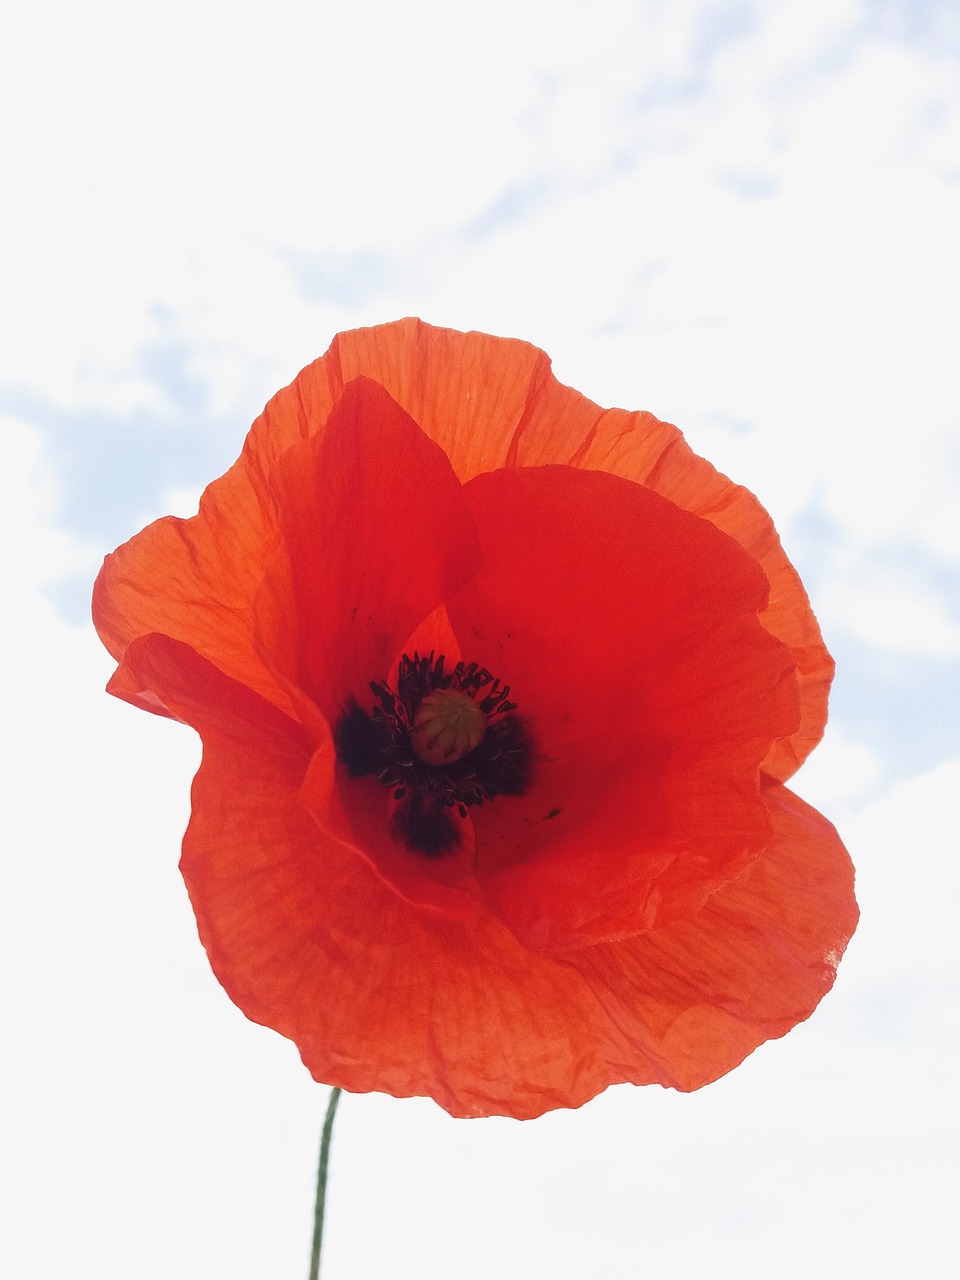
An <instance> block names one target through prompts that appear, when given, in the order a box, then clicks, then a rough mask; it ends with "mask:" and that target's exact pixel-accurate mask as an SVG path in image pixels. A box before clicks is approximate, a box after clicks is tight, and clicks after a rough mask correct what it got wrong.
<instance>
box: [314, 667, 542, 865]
mask: <svg viewBox="0 0 960 1280" xmlns="http://www.w3.org/2000/svg"><path fill="white" fill-rule="evenodd" d="M370 689H371V691H372V693H373V696H374V699H375V705H374V706H373V709H372V710H371V711H365V710H364V709H363V708H362V707H361V706H360V705H359V704H358V703H357V702H355V701H351V703H350V705H349V706H348V707H347V709H346V711H344V713H343V715H342V716H341V717H340V719H339V720H338V721H337V724H336V726H335V728H334V734H333V737H334V745H335V746H336V751H337V758H338V759H339V760H340V761H341V763H342V764H343V766H344V768H345V769H346V771H347V773H348V774H350V776H351V777H352V778H361V777H365V776H367V775H370V774H372V775H374V776H376V778H377V781H378V782H380V783H382V784H383V785H384V786H385V787H390V788H391V789H392V791H393V799H394V800H395V801H397V807H396V809H395V810H394V815H393V820H392V828H393V834H394V836H395V837H396V838H397V839H398V840H400V841H401V842H402V843H403V844H405V845H406V846H407V848H408V849H410V850H411V851H412V852H414V853H419V854H422V855H423V856H424V857H427V858H438V857H442V856H443V855H444V854H446V853H451V852H453V851H454V850H455V848H456V846H457V845H458V844H459V841H460V834H459V830H458V824H457V821H456V817H455V814H456V815H459V817H460V818H461V819H463V818H465V817H466V816H467V809H468V808H469V807H470V806H471V805H475V804H483V802H484V800H493V799H494V797H495V796H500V795H507V796H518V795H522V794H523V792H524V791H525V790H526V788H527V785H528V784H529V781H530V772H531V760H532V754H533V752H532V744H531V739H530V734H529V730H528V728H527V726H526V723H525V721H524V720H523V719H522V718H521V717H520V716H517V715H516V714H515V712H516V708H517V704H516V703H515V702H511V701H510V697H509V694H510V686H509V685H501V683H500V681H499V680H496V679H494V677H493V676H492V675H491V674H490V672H489V671H487V670H486V669H485V668H484V667H481V666H479V665H478V664H477V663H476V662H471V663H469V664H468V663H465V662H458V663H457V665H456V666H455V667H454V668H453V670H452V671H447V670H445V667H444V657H443V654H441V655H440V656H439V657H435V656H434V654H433V653H431V654H429V655H428V656H427V657H420V655H419V654H418V653H414V655H413V657H412V658H411V657H409V656H408V655H407V654H404V655H403V657H402V658H401V659H400V664H399V670H398V672H397V690H396V692H394V691H393V690H392V689H391V688H390V686H389V685H388V684H387V683H386V681H382V680H373V681H371V683H370Z"/></svg>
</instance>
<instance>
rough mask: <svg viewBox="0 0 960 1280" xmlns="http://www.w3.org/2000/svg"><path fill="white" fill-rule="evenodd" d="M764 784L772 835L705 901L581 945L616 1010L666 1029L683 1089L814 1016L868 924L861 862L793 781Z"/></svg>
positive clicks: (662, 1035)
mask: <svg viewBox="0 0 960 1280" xmlns="http://www.w3.org/2000/svg"><path fill="white" fill-rule="evenodd" d="M763 796H764V801H765V803H766V805H767V809H768V812H769V814H770V818H771V822H772V826H773V839H772V842H771V844H770V847H769V848H768V849H767V850H766V852H765V853H764V854H762V855H761V857H759V858H757V859H756V861H755V862H753V863H751V864H750V866H749V867H748V868H747V869H746V870H745V871H744V872H743V874H742V875H741V876H739V877H738V878H737V879H736V880H733V881H731V883H730V884H728V885H725V886H724V887H723V888H722V889H720V890H718V891H717V893H715V894H714V896H713V897H712V898H711V899H710V900H709V901H708V902H707V904H706V906H705V907H704V909H703V911H701V912H700V913H699V914H698V915H696V916H694V917H693V918H692V919H690V920H683V921H678V922H677V923H676V924H673V925H670V926H668V927H667V928H666V929H662V930H658V931H657V932H655V933H649V934H644V935H643V936H642V937H639V938H634V939H630V940H629V941H627V942H624V943H622V944H620V945H618V946H613V947H593V948H586V949H584V950H583V951H579V952H576V953H575V954H574V955H573V956H572V957H571V960H572V963H574V964H576V966H577V968H578V969H579V971H580V973H581V974H582V975H583V976H585V977H587V978H588V980H589V981H590V984H591V986H592V987H593V989H594V990H595V991H596V993H597V995H598V998H599V999H601V1001H602V1002H603V1003H604V1004H605V1006H606V1008H607V1009H608V1011H609V1014H610V1016H611V1018H614V1019H616V1020H617V1021H618V1022H619V1021H620V1020H621V1019H628V1018H639V1019H640V1020H642V1022H643V1023H644V1024H645V1026H647V1027H648V1028H649V1029H650V1030H652V1031H653V1032H654V1034H655V1035H656V1037H657V1040H658V1042H659V1045H660V1053H661V1058H660V1064H661V1069H662V1072H663V1074H662V1075H660V1077H659V1079H660V1081H661V1083H663V1084H669V1085H672V1086H673V1087H675V1088H677V1089H683V1090H692V1089H699V1088H700V1087H701V1086H703V1085H705V1084H709V1083H710V1082H711V1081H712V1080H716V1079H717V1078H718V1077H719V1076H721V1075H724V1074H725V1073H726V1072H727V1071H731V1070H732V1069H733V1068H734V1067H735V1066H737V1065H738V1064H739V1063H740V1062H742V1061H743V1059H744V1058H745V1057H746V1056H747V1054H749V1053H751V1052H752V1051H753V1050H754V1049H755V1048H756V1047H757V1045H759V1044H762V1043H763V1042H764V1041H765V1040H770V1039H775V1038H777V1037H779V1036H783V1035H785V1034H786V1033H787V1032H788V1031H789V1030H790V1029H791V1028H792V1027H795V1026H796V1025H797V1023H799V1022H802V1021H804V1019H806V1018H808V1017H809V1016H810V1014H811V1013H812V1012H813V1011H814V1009H815V1008H816V1007H817V1005H818V1004H819V1003H820V1001H821V999H822V998H823V997H824V995H826V993H827V992H828V991H829V990H830V988H831V987H832V986H833V982H834V978H835V977H836V970H837V965H838V964H839V963H840V959H841V957H842V956H843V953H844V951H845V949H846V946H847V943H848V942H849V940H850V938H851V936H852V934H853V932H854V930H855V929H856V926H857V920H858V918H859V912H858V910H857V904H856V899H855V897H854V888H853V879H854V877H853V866H852V865H851V862H850V858H849V855H848V854H847V851H846V849H845V848H844V847H843V844H842V843H841V841H840V837H839V836H838V835H837V832H836V830H835V829H834V827H833V826H832V825H831V824H830V823H829V822H828V821H827V820H826V818H824V817H823V816H822V815H821V814H819V813H818V812H817V811H816V810H815V809H813V808H811V807H810V806H809V805H808V804H806V803H805V802H804V801H803V800H801V799H800V798H799V796H796V795H794V794H793V793H792V792H791V791H788V790H787V788H786V787H783V786H780V785H779V784H776V783H773V782H771V781H769V780H768V781H767V782H766V783H765V785H764V791H763ZM641 990H642V991H644V993H645V994H644V995H639V996H638V992H639V991H641Z"/></svg>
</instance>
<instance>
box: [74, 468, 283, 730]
mask: <svg viewBox="0 0 960 1280" xmlns="http://www.w3.org/2000/svg"><path fill="white" fill-rule="evenodd" d="M264 497H265V495H264ZM268 505H269V504H266V503H265V502H260V501H258V500H257V497H256V495H254V494H253V493H251V491H250V486H249V482H248V480H247V479H246V477H245V475H244V473H243V470H242V468H241V467H240V464H237V465H236V466H234V467H232V468H231V470H230V471H228V472H227V474H226V475H224V476H222V477H221V478H220V479H219V480H216V481H214V483H213V484H212V485H210V486H209V487H208V488H207V490H206V492H205V493H204V495H203V498H202V499H201V502H200V512H199V514H198V515H196V516H194V517H193V518H192V519H189V520H181V519H178V518H176V517H174V516H168V517H165V518H164V519H162V520H156V521H155V522H154V523H153V524H151V525H149V526H148V527H147V528H146V529H144V530H143V531H142V532H140V533H138V534H137V536H136V537H135V538H131V539H130V541H129V542H126V543H124V545H123V546H122V547H119V548H118V549H117V550H116V551H114V552H113V553H112V554H111V555H108V556H107V557H106V559H105V560H104V562H103V567H102V568H101V570H100V573H99V574H98V576H97V580H96V583H95V584H94V589H93V621H94V625H95V626H96V628H97V632H98V634H99V636H100V639H101V640H102V641H103V643H104V645H105V646H106V647H107V649H108V650H109V651H110V653H112V654H113V656H114V657H115V658H116V659H117V660H118V661H119V660H120V659H121V658H122V657H123V653H124V651H125V649H126V647H127V645H128V644H130V642H131V641H132V640H134V639H136V638H137V637H138V636H143V635H149V634H151V633H153V632H156V633H160V634H163V635H168V636H171V637H173V638H175V639H177V640H181V641H183V642H184V643H186V644H189V645H190V646H191V647H192V648H194V649H195V650H196V651H197V652H198V653H201V654H203V655H204V656H206V657H207V658H209V659H210V661H211V662H214V663H215V664H216V665H217V666H218V667H220V669H221V670H223V671H224V672H226V673H227V674H228V675H230V676H232V677H233V678H234V679H236V680H239V681H240V682H241V683H243V684H245V685H247V686H248V688H250V689H255V690H256V691H257V692H258V693H260V694H261V695H262V696H263V697H265V698H266V699H267V700H268V701H270V702H272V703H273V704H274V705H275V706H278V707H282V708H283V709H285V710H290V709H291V703H290V699H289V697H288V695H287V694H286V693H285V691H284V690H283V689H282V688H281V687H280V686H279V685H278V683H277V681H276V680H275V679H274V677H273V676H272V675H271V674H270V672H269V671H268V670H267V669H266V667H265V666H264V664H263V663H262V662H261V660H260V658H259V656H258V654H257V652H256V650H255V648H254V644H253V624H252V618H251V610H252V605H253V598H254V595H255V594H256V590H257V587H258V585H259V583H260V579H261V577H262V575H263V566H264V563H265V561H266V559H267V558H268V556H269V555H270V554H271V553H272V550H273V546H274V537H275V535H274V533H273V531H272V528H271V527H270V522H269V517H268V510H267V506H268Z"/></svg>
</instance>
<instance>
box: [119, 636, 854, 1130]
mask: <svg viewBox="0 0 960 1280" xmlns="http://www.w3.org/2000/svg"><path fill="white" fill-rule="evenodd" d="M159 688H162V690H163V694H162V697H163V701H164V703H165V705H166V706H167V707H168V708H169V709H170V711H171V713H172V714H174V715H176V716H177V717H178V718H179V719H182V720H184V721H186V722H187V723H190V724H193V725H194V727H195V728H197V729H198V730H199V732H200V734H201V736H202V738H203V742H204V755H203V763H202V765H201V768H200V771H199V773H198V775H197V778H196V781H195V784H194V792H193V816H192V817H191V821H190V827H189V829H188V832H187V835H186V838H185V841H184V853H183V860H182V864H181V865H182V869H183V873H184V877H185V879H186V881H187V886H188V888H189V891H190V896H191V900H192V902H193V906H194V910H195V911H196V915H197V920H198V923H199V928H200V935H201V938H202V940H203V943H204V945H205V947H206V948H207V951H208V954H209V956H210V960H211V963H212V965H213V967H214V970H215V971H216V973H217V976H218V977H219V979H220V981H221V982H222V984H223V985H224V987H225V988H226V990H227V991H228V993H229V994H230V996H231V998H232V999H233V1000H234V1001H235V1002H236V1003H237V1004H238V1005H239V1006H240V1008H241V1009H242V1010H243V1011H244V1012H245V1013H246V1014H247V1016H248V1017H250V1018H252V1019H253V1020H254V1021H257V1022H261V1023H264V1024H265V1025H268V1026H271V1027H274V1028H275V1029H276V1030H278V1031H280V1032H281V1033H282V1034H284V1035H286V1036H289V1037H290V1038H291V1039H293V1040H295V1041H296V1042H297V1044H298V1046H299V1047H300V1050H301V1053H302V1055H303V1059H304V1061H305V1063H306V1064H307V1066H308V1067H309V1068H310V1070H311V1071H312V1072H313V1074H314V1075H315V1076H316V1078H317V1079H318V1080H322V1081H326V1082H329V1083H334V1084H339V1085H341V1086H343V1087H344V1088H347V1089H350V1090H353V1091H356V1092H364V1091H367V1090H386V1091H388V1092H391V1093H393V1094H395V1095H397V1096H410V1095H427V1096H431V1097H434V1098H436V1100H437V1101H438V1102H439V1103H440V1104H441V1106H443V1107H444V1108H445V1109H446V1110H447V1111H449V1112H450V1113H451V1114H452V1115H461V1116H478V1115H508V1116H515V1117H518V1118H528V1117H532V1116H535V1115H539V1114H541V1113H542V1112H544V1111H547V1110H550V1109H551V1108H555V1107H570V1106H579V1105H581V1104H582V1103H583V1102H585V1101H587V1100H588V1099H589V1098H591V1097H593V1096H594V1095H595V1094H596V1093H598V1092H600V1091H601V1090H603V1089H604V1088H606V1087H607V1086H608V1085H610V1084H612V1083H616V1082H619V1081H630V1082H632V1083H635V1084H645V1083H653V1082H660V1083H663V1084H668V1085H672V1086H674V1087H677V1088H681V1089H694V1088H697V1087H699V1086H700V1085H702V1084H705V1083H707V1082H708V1081H709V1080H712V1079H715V1078H717V1077H718V1076H720V1075H722V1074H724V1073H725V1072H726V1071H729V1070H731V1069H732V1068H733V1067H734V1066H736V1065H737V1063H738V1062H740V1061H741V1060H742V1059H743V1058H744V1057H745V1056H746V1055H747V1054H748V1053H750V1052H751V1050H752V1049H754V1048H755V1047H756V1046H757V1045H758V1044H759V1043H761V1042H762V1041H763V1040H765V1039H767V1038H769V1037H770V1036H777V1035H782V1034H783V1033H784V1032H785V1031H787V1030H788V1029H789V1027H791V1026H793V1025H794V1024H795V1023H796V1022H798V1021H800V1020H802V1019H803V1018H805V1017H807V1016H808V1015H809V1014H810V1012H811V1011H812V1010H813V1008H814V1007H815V1006H816V1004H817V1002H818V1001H819V1000H820V998H821V997H822V996H823V994H824V992H825V991H826V990H827V989H828V988H829V986H830V984H831V982H832V980H833V975H834V971H835V968H836V964H837V961H838V960H839V958H840V955H841V953H842V951H843V947H844V945H845V942H846V939H847V937H848V936H849V934H850V932H852V929H853V927H854V925H855V922H856V909H855V906H854V905H853V899H852V870H851V868H850V865H849V860H848V859H847V857H846V854H845V851H844V850H843V846H842V845H841V844H840V842H839V840H838V839H837V836H836V833H835V832H834V831H833V828H832V827H831V826H830V824H829V823H827V822H826V821H825V820H824V819H822V818H821V817H820V816H819V815H818V814H815V813H814V812H813V811H812V810H810V809H809V807H808V806H806V805H804V804H803V802H802V801H800V800H798V799H797V798H796V797H795V796H792V795H791V794H790V793H789V792H788V791H786V790H785V789H783V788H781V787H777V786H772V787H770V788H769V789H768V790H767V791H766V792H765V793H764V794H765V802H766V804H767V806H768V810H769V813H770V817H771V821H772V825H773V829H774V833H775V835H774V842H773V844H772V845H771V847H770V848H769V849H768V850H767V851H766V852H765V853H764V854H763V855H762V856H761V857H760V858H758V859H757V860H756V861H755V862H754V863H752V864H751V866H750V867H749V868H748V869H747V870H746V871H745V872H744V873H743V875H742V876H740V877H739V878H738V879H736V880H734V881H733V882H732V883H731V884H729V885H727V886H726V887H724V888H723V889H721V890H720V891H719V892H718V893H717V894H716V895H714V897H713V898H712V899H711V900H710V902H709V903H708V904H707V906H706V907H705V908H704V911H703V912H702V913H701V914H700V915H699V916H697V917H696V918H695V919H693V920H689V921H684V922H680V923H677V924H675V925H671V926H668V927H667V928H665V929H663V930H659V931H657V932H656V933H654V934H647V935H643V936H642V937H638V938H634V939H631V940H629V941H627V942H622V943H606V944H601V945H598V946H595V947H588V948H584V949H582V950H580V951H577V952H571V953H568V954H567V955H565V956H564V957H563V958H559V959H558V958H556V957H553V958H552V957H549V956H545V955H542V954H537V953H533V952H530V951H529V950H528V949H527V948H525V947H523V946H522V945H521V944H520V943H519V942H517V940H516V939H515V938H514V937H513V935H512V934H511V933H510V932H509V930H507V929H506V928H505V927H504V926H503V925H502V924H501V923H500V922H499V921H498V920H497V919H496V917H495V916H492V915H489V914H481V915H478V916H477V918H476V919H475V921H474V922H473V923H472V924H470V925H467V926H465V925H464V924H463V923H461V922H451V921H449V920H443V919H439V918H437V917H435V916H431V915H429V914H426V913H424V912H421V911H417V910H415V909H412V908H411V907H410V906H409V905H408V904H407V903H405V902H404V901H403V900H402V899H401V898H400V897H398V896H397V895H396V894H395V893H394V892H392V891H391V890H390V889H388V888H387V887H386V886H385V885H384V883H383V882H382V881H381V880H380V879H379V878H378V877H377V876H376V875H375V874H374V872H373V871H372V870H371V869H369V868H367V867H366V865H365V864H364V863H363V862H362V861H360V860H359V859H357V858H356V857H355V855H354V854H353V853H352V852H351V851H349V850H346V849H344V848H343V847H342V846H341V845H339V844H338V843H337V842H336V841H334V840H332V839H330V838H329V837H328V836H324V835H323V834H322V833H321V832H320V831H319V830H318V829H317V827H316V825H315V824H314V823H313V821H312V820H311V818H310V817H309V815H308V814H307V813H306V811H305V810H304V808H303V806H302V805H301V804H300V801H299V798H298V792H299V786H300V780H301V778H302V775H303V770H304V769H305V767H306V762H307V759H308V755H309V746H308V744H307V743H306V741H305V737H304V734H303V731H302V729H300V727H299V726H298V725H296V724H294V723H293V722H292V721H291V720H290V719H289V718H287V717H285V716H283V715H282V714H281V713H279V712H277V711H276V710H275V709H273V708H271V707H270V706H269V704H267V703H266V702H265V701H264V700H263V699H261V698H259V697H258V696H257V695H255V694H252V693H251V692H250V691H249V690H246V689H243V688H242V687H239V686H237V684H236V682H234V681H231V680H229V679H228V678H227V677H225V676H223V675H222V673H220V672H219V671H217V670H216V668H214V667H213V666H212V665H211V664H210V663H208V662H206V660H205V659H203V658H202V657H200V656H199V655H197V654H195V653H192V652H191V651H190V650H189V649H188V648H187V647H186V646H184V645H181V644H178V643H177V642H175V641H171V640H170V639H169V638H167V637H164V636H151V637H146V638H144V639H143V640H141V641H138V642H137V643H136V644H134V645H132V646H131V647H130V648H129V649H128V651H127V655H126V657H125V659H124V662H123V664H122V667H121V672H120V673H118V677H117V681H116V686H115V691H116V692H118V693H120V694H121V696H124V697H129V698H130V699H131V700H133V701H135V702H137V704H138V705H142V704H143V703H144V702H147V703H149V702H150V700H151V698H152V697H153V696H154V694H153V693H152V692H151V691H155V690H157V689H159Z"/></svg>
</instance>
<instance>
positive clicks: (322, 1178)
mask: <svg viewBox="0 0 960 1280" xmlns="http://www.w3.org/2000/svg"><path fill="white" fill-rule="evenodd" d="M342 1092H343V1090H342V1089H331V1090H330V1101H329V1102H328V1103H327V1114H326V1116H325V1117H324V1121H323V1133H322V1135H321V1138H320V1161H319V1163H318V1165H317V1203H316V1205H315V1207H314V1210H313V1248H312V1249H311V1250H310V1276H309V1280H318V1277H319V1275H320V1245H321V1244H322V1243H323V1210H324V1205H325V1204H326V1200H327V1165H328V1164H329V1163H330V1136H331V1134H332V1133H333V1117H334V1116H335V1115H336V1114H337V1103H338V1102H339V1101H340V1094H341V1093H342Z"/></svg>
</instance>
